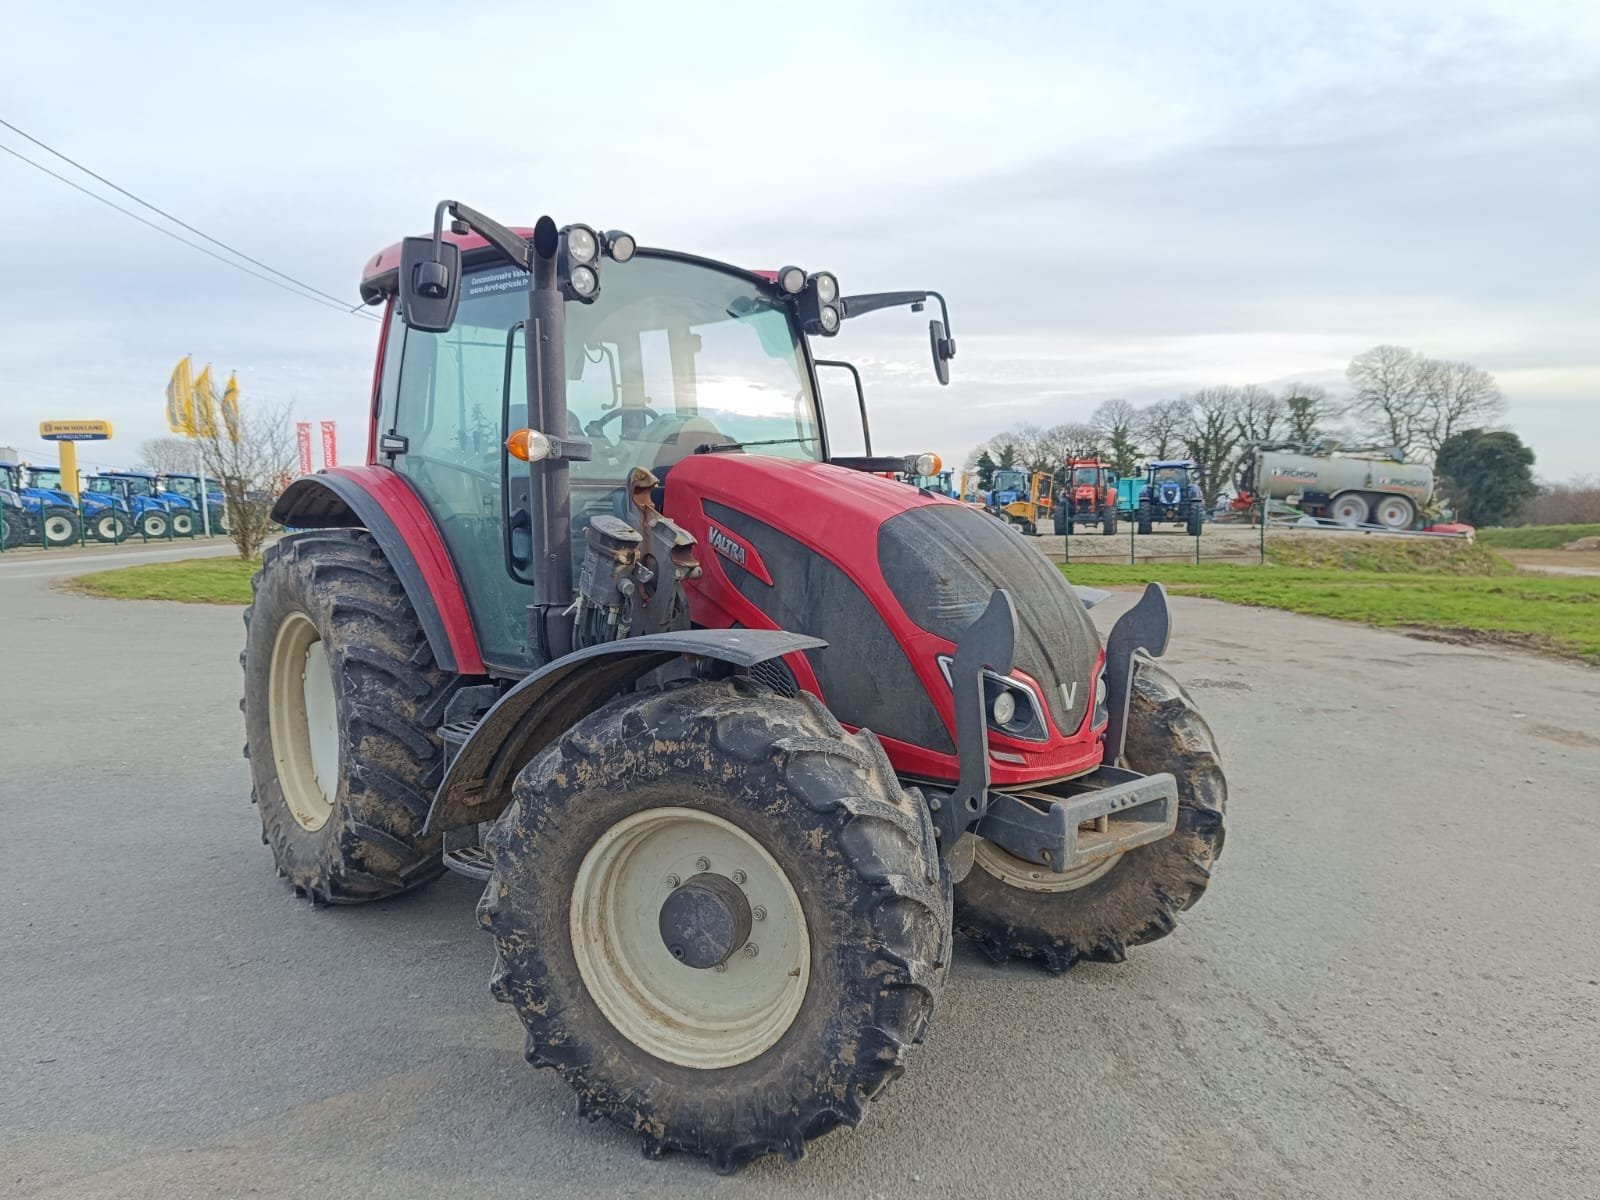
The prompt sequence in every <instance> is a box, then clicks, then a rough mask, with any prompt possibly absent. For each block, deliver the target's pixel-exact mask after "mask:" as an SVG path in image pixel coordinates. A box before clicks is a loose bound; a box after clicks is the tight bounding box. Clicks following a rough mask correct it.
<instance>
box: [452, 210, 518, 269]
mask: <svg viewBox="0 0 1600 1200" xmlns="http://www.w3.org/2000/svg"><path fill="white" fill-rule="evenodd" d="M446 212H449V214H450V215H451V216H452V217H454V218H455V219H456V220H458V221H460V222H462V223H463V224H464V225H466V227H467V228H468V229H470V230H472V232H473V233H475V234H477V235H478V236H479V237H481V238H482V239H483V240H484V241H486V242H488V243H489V244H490V245H491V246H493V247H494V248H495V249H496V250H498V251H500V253H501V254H504V255H505V256H506V257H507V258H509V259H510V260H511V261H512V262H513V263H515V264H516V265H517V266H519V267H521V268H522V269H523V270H524V271H530V270H532V269H533V267H532V263H533V250H532V248H531V247H530V246H529V245H528V239H527V238H525V237H523V236H522V235H521V234H516V233H512V232H511V230H509V229H507V228H506V227H505V226H504V225H502V224H500V222H499V221H495V220H492V219H491V218H489V217H486V216H484V215H483V214H482V213H481V212H479V211H478V210H477V209H475V208H468V207H467V206H466V205H465V204H462V203H461V202H460V201H459V200H441V201H439V204H438V207H436V208H435V209H434V210H433V253H434V261H435V262H437V261H438V260H439V246H440V244H441V242H442V241H443V239H444V214H445V213H446Z"/></svg>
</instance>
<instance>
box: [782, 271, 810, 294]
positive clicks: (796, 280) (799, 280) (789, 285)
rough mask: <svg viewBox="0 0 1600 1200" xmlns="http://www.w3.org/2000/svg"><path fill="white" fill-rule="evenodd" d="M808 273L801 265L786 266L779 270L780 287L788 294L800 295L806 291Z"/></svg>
mask: <svg viewBox="0 0 1600 1200" xmlns="http://www.w3.org/2000/svg"><path fill="white" fill-rule="evenodd" d="M805 287H806V273H805V270H804V269H803V268H801V267H784V268H783V269H782V270H780V271H779V272H778V289H779V290H780V291H781V292H783V294H784V295H786V296H798V295H799V294H800V293H801V292H803V291H805Z"/></svg>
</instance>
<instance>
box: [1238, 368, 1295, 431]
mask: <svg viewBox="0 0 1600 1200" xmlns="http://www.w3.org/2000/svg"><path fill="white" fill-rule="evenodd" d="M1233 419H1234V423H1235V424H1236V425H1237V426H1238V427H1239V444H1240V445H1241V446H1251V445H1254V444H1256V443H1257V442H1270V441H1273V440H1274V439H1275V438H1278V437H1281V436H1282V435H1283V433H1284V431H1285V430H1286V429H1287V428H1288V423H1289V410H1288V408H1287V406H1286V405H1285V404H1284V402H1283V399H1282V397H1280V396H1274V395H1273V394H1272V393H1271V392H1269V391H1268V390H1267V389H1266V388H1264V387H1260V386H1258V385H1257V384H1253V383H1252V384H1251V385H1250V386H1248V387H1242V388H1240V389H1238V394H1237V396H1236V397H1235V399H1234V418H1233Z"/></svg>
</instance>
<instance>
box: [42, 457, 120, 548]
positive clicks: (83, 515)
mask: <svg viewBox="0 0 1600 1200" xmlns="http://www.w3.org/2000/svg"><path fill="white" fill-rule="evenodd" d="M27 476H28V478H27V483H28V488H29V489H30V490H34V491H39V492H45V493H48V494H49V495H51V496H52V497H54V498H55V502H56V503H57V504H61V505H66V506H68V507H72V506H73V499H72V493H70V492H68V491H67V490H66V489H65V488H63V487H62V486H61V468H60V467H29V468H28V469H27ZM76 507H77V508H78V511H79V517H80V519H81V521H82V523H83V529H84V532H85V533H87V534H88V535H89V536H90V537H91V538H93V539H94V540H95V541H97V542H120V541H121V540H122V539H123V538H125V537H127V536H128V531H129V530H131V529H132V528H133V517H132V515H131V514H130V513H129V511H128V504H127V501H125V500H123V498H122V497H121V496H116V495H106V494H104V493H99V494H96V493H93V492H80V493H79V495H78V501H77V505H76Z"/></svg>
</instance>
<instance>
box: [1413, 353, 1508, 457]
mask: <svg viewBox="0 0 1600 1200" xmlns="http://www.w3.org/2000/svg"><path fill="white" fill-rule="evenodd" d="M1421 386H1422V394H1423V406H1422V412H1421V414H1420V415H1419V418H1418V420H1417V423H1416V426H1415V431H1416V436H1417V439H1418V440H1419V441H1420V442H1421V443H1422V444H1423V445H1425V446H1426V447H1427V448H1428V450H1429V451H1431V452H1437V451H1438V449H1439V447H1440V446H1441V445H1443V444H1444V442H1445V441H1446V440H1447V439H1448V438H1450V436H1451V435H1452V434H1457V433H1460V432H1462V431H1463V430H1465V429H1471V428H1482V427H1484V426H1487V425H1488V424H1489V423H1490V422H1492V421H1494V420H1495V419H1496V418H1498V417H1500V416H1502V415H1504V413H1505V409H1506V398H1505V396H1504V395H1503V394H1502V393H1501V391H1500V385H1499V384H1497V383H1496V382H1495V379H1494V376H1493V375H1491V374H1489V372H1487V371H1485V370H1483V369H1482V368H1481V367H1475V366H1473V365H1472V364H1471V363H1467V362H1442V361H1440V360H1438V359H1427V360H1424V362H1423V364H1422V374H1421Z"/></svg>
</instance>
